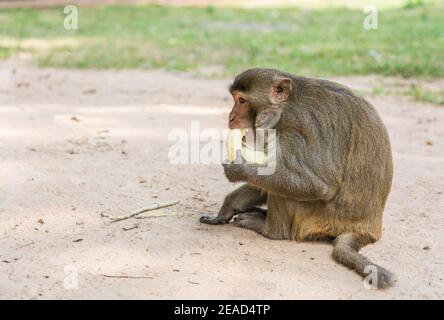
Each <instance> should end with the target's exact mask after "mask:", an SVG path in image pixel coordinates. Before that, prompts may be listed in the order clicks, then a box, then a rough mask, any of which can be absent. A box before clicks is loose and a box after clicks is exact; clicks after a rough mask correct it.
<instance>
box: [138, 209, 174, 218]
mask: <svg viewBox="0 0 444 320" xmlns="http://www.w3.org/2000/svg"><path fill="white" fill-rule="evenodd" d="M171 216H177V212H176V211H171V212H165V211H160V212H152V213H149V214H147V215H146V214H145V215H143V214H141V215H139V216H137V217H134V219H146V218H161V217H171Z"/></svg>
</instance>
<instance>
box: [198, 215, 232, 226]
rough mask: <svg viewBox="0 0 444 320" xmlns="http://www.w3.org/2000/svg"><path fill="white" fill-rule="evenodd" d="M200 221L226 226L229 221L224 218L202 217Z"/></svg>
mask: <svg viewBox="0 0 444 320" xmlns="http://www.w3.org/2000/svg"><path fill="white" fill-rule="evenodd" d="M199 221H200V222H201V223H206V224H226V223H228V221H226V220H225V218H224V217H222V216H202V217H200V219H199Z"/></svg>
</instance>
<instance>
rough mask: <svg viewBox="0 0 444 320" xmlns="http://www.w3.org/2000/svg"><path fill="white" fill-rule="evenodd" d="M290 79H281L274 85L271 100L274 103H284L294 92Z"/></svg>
mask: <svg viewBox="0 0 444 320" xmlns="http://www.w3.org/2000/svg"><path fill="white" fill-rule="evenodd" d="M292 89H293V88H292V85H291V79H290V78H280V79H278V80H276V81H275V82H274V83H273V87H272V91H271V99H272V102H273V103H279V102H284V101H285V100H287V99H288V96H289V95H290V93H291V90H292Z"/></svg>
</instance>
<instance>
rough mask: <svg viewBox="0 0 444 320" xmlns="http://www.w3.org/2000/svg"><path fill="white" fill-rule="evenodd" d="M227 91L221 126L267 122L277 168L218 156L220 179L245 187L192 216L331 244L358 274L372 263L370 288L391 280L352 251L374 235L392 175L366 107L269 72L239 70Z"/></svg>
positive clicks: (381, 132) (338, 92)
mask: <svg viewBox="0 0 444 320" xmlns="http://www.w3.org/2000/svg"><path fill="white" fill-rule="evenodd" d="M229 91H230V93H231V95H232V97H233V100H234V106H233V108H232V110H231V112H230V114H229V120H228V122H229V123H228V126H229V128H230V129H235V128H237V129H245V128H252V129H253V130H257V129H263V130H269V129H274V130H275V132H276V148H275V149H276V150H275V154H276V168H275V171H274V173H272V174H269V175H259V174H258V168H259V165H258V164H254V163H245V161H243V162H242V161H241V162H240V163H239V161H235V162H234V163H233V162H228V163H227V162H224V163H223V169H224V174H225V176H226V178H227V179H228V181H229V182H244V184H243V185H242V186H240V187H239V188H238V189H236V190H235V191H233V192H231V193H230V194H228V195H227V196H226V197H225V199H224V201H223V204H222V207H221V208H220V211H219V213H218V215H217V216H202V217H201V218H200V222H202V223H207V224H226V223H229V222H230V221H231V220H232V219H233V217H234V219H233V220H234V221H233V222H232V223H233V224H234V225H236V226H238V227H242V228H247V229H252V230H254V231H256V232H258V233H259V234H261V235H263V236H265V237H267V238H270V239H280V240H294V241H332V242H333V254H332V256H333V258H334V259H335V260H336V261H337V262H339V263H341V264H343V265H345V266H347V267H349V268H351V269H354V270H355V271H356V272H357V273H358V274H359V275H361V276H362V277H366V276H367V275H368V274H369V272H375V270H376V275H377V277H375V280H376V281H373V280H371V281H370V283H371V284H372V286H374V287H377V288H387V287H390V286H392V285H393V284H394V282H395V277H394V275H393V274H392V273H391V272H390V271H388V270H386V269H385V268H383V267H381V266H379V265H376V264H373V263H372V262H370V260H369V259H367V258H366V257H365V256H363V255H362V254H360V253H359V252H358V251H359V250H360V249H361V248H362V247H364V246H366V245H367V244H371V243H374V242H375V241H377V240H379V239H380V237H381V231H382V215H383V211H384V207H385V203H386V200H387V197H388V195H389V193H390V189H391V184H392V179H393V162H392V151H391V144H390V140H389V136H388V132H387V129H386V127H385V125H384V123H383V122H382V119H381V118H380V116H379V115H378V113H377V112H376V110H375V108H374V107H373V106H372V105H371V104H370V103H369V102H368V101H366V100H365V99H364V98H362V97H359V96H357V95H355V94H354V93H353V91H352V90H351V89H349V88H348V87H346V86H344V85H341V84H338V83H335V82H332V81H328V80H321V79H315V78H308V77H302V76H296V75H293V74H291V73H288V72H284V71H280V70H276V69H264V68H253V69H249V70H246V71H244V72H242V73H241V74H239V75H238V76H236V77H235V79H234V81H233V83H232V85H231V86H230V89H229ZM238 157H239V155H238ZM265 205H266V209H261V208H260V207H261V206H265ZM367 266H373V271H369V269H368V267H367ZM372 279H373V275H372ZM373 282H376V283H375V284H374V283H373Z"/></svg>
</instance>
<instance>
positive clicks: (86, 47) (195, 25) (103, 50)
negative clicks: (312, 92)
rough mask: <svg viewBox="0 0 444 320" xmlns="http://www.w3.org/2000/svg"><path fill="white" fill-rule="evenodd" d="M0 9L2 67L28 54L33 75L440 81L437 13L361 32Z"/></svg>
mask: <svg viewBox="0 0 444 320" xmlns="http://www.w3.org/2000/svg"><path fill="white" fill-rule="evenodd" d="M63 18H64V15H63V11H62V8H53V9H42V10H35V9H34V10H33V9H0V59H6V58H9V57H13V56H15V55H18V54H25V55H27V56H29V57H30V58H31V59H32V60H33V61H36V62H37V63H38V64H39V65H40V66H44V67H66V68H99V69H101V68H166V69H169V70H180V71H194V72H197V73H199V72H202V70H217V71H216V72H217V73H218V74H217V75H233V74H235V73H238V72H240V71H242V70H243V69H245V68H249V67H252V66H264V67H273V68H280V69H285V70H288V71H291V72H294V73H298V74H304V75H314V76H332V75H351V74H381V75H397V76H405V77H442V76H444V7H443V6H442V4H437V3H434V4H430V3H425V2H424V1H406V2H405V3H404V4H403V5H401V6H398V7H396V8H387V9H383V10H380V12H379V28H378V29H377V30H365V29H364V28H363V27H362V24H363V19H364V13H363V12H362V10H357V9H350V8H345V7H344V8H316V9H312V8H309V9H307V8H299V9H298V8H282V7H281V8H259V9H241V8H233V7H231V8H230V7H217V8H216V7H207V8H197V7H164V6H154V5H153V6H104V7H87V8H80V9H79V29H78V30H77V31H68V30H65V29H64V28H63Z"/></svg>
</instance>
